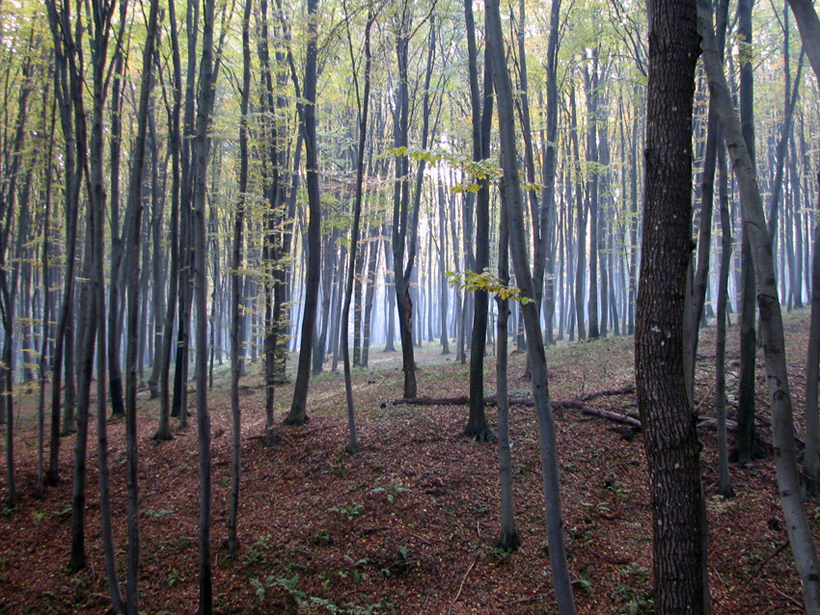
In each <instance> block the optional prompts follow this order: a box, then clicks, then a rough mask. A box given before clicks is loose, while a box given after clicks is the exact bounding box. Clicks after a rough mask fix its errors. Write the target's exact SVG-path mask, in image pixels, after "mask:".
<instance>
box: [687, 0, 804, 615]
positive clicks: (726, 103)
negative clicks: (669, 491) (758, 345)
mask: <svg viewBox="0 0 820 615" xmlns="http://www.w3.org/2000/svg"><path fill="white" fill-rule="evenodd" d="M698 25H699V28H698V29H699V32H700V34H701V36H702V38H703V42H702V46H703V59H704V66H705V67H706V72H707V75H708V76H709V87H710V92H711V94H712V95H713V96H715V97H716V98H718V100H719V112H720V119H721V123H722V124H723V131H724V138H725V141H726V147H727V149H728V151H729V154H730V156H731V159H732V166H733V168H734V171H735V176H736V177H737V183H738V187H739V189H740V191H741V192H740V194H741V201H742V203H743V221H744V227H745V229H747V230H748V233H747V234H748V235H749V239H750V244H751V246H752V248H753V250H752V257H753V263H754V268H755V277H756V279H757V281H758V296H757V302H758V306H759V309H760V322H761V333H762V337H763V339H764V345H763V349H764V354H765V358H766V380H767V382H768V385H769V404H770V407H771V414H772V439H773V446H774V457H775V466H776V469H777V485H778V490H779V491H780V502H781V507H782V509H783V517H784V519H785V525H786V528H787V533H788V536H789V544H790V545H791V550H792V555H793V556H794V560H795V563H796V566H797V570H798V573H799V574H800V579H801V581H802V584H803V595H804V606H805V610H806V613H807V614H810V615H814V614H817V613H820V575H819V574H818V571H819V570H820V565H818V558H817V550H816V547H815V544H814V539H813V538H812V533H811V528H810V527H809V524H808V520H807V518H806V509H805V504H804V502H803V497H802V495H801V492H800V480H799V472H798V469H797V447H796V444H795V439H794V421H793V416H792V406H791V395H790V392H789V380H788V370H787V366H786V356H785V341H784V335H783V323H782V317H781V313H780V303H779V301H778V298H777V289H776V286H775V276H774V263H773V258H772V252H771V240H770V239H769V237H768V232H767V229H766V221H765V215H764V213H763V203H762V200H761V198H760V190H759V188H758V186H757V180H756V178H755V172H754V166H753V164H752V160H753V158H752V157H751V155H750V153H749V151H748V150H747V148H746V143H745V138H744V137H745V136H744V135H743V134H742V130H741V126H740V123H739V122H738V118H737V115H736V114H735V111H734V107H733V105H732V101H731V98H730V96H729V89H728V87H727V85H726V78H725V76H724V75H723V72H722V69H721V67H720V61H719V56H718V55H717V53H716V50H715V42H714V33H713V31H712V19H711V7H710V6H709V4H708V2H704V0H699V1H698ZM810 57H811V56H810Z"/></svg>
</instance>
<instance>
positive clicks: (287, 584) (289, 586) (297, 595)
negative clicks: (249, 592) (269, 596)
mask: <svg viewBox="0 0 820 615" xmlns="http://www.w3.org/2000/svg"><path fill="white" fill-rule="evenodd" d="M272 578H273V577H272V576H270V577H268V579H267V580H268V581H270V580H271V579H272ZM269 587H281V588H282V589H284V590H285V591H287V592H288V593H289V594H290V597H291V598H293V601H294V602H295V603H296V606H297V607H301V606H302V605H303V604H304V603H305V602H307V599H308V595H307V594H306V593H305V592H304V590H303V589H302V588H300V587H299V575H298V574H295V575H293V577H292V578H291V577H279V578H278V579H276V580H275V581H274V582H273V583H272V584H270V585H269ZM256 595H257V596H258V595H259V590H257V592H256Z"/></svg>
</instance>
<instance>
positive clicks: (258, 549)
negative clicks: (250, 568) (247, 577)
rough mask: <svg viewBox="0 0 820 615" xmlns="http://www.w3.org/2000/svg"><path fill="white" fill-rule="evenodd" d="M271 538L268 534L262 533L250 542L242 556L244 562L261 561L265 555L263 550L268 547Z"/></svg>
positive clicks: (265, 550)
mask: <svg viewBox="0 0 820 615" xmlns="http://www.w3.org/2000/svg"><path fill="white" fill-rule="evenodd" d="M271 538H272V537H271V535H270V534H263V535H262V536H260V537H259V538H257V539H256V541H255V542H253V543H251V544H250V546H249V547H248V552H247V553H246V554H245V557H244V560H245V564H256V563H258V562H260V561H262V559H264V557H265V552H267V551H268V550H269V549H270V541H271Z"/></svg>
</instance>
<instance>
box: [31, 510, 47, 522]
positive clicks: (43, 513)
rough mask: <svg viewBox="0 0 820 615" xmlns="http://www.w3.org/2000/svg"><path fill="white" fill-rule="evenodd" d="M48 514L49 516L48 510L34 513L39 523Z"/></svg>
mask: <svg viewBox="0 0 820 615" xmlns="http://www.w3.org/2000/svg"><path fill="white" fill-rule="evenodd" d="M47 516H48V513H47V512H36V513H34V515H33V517H34V520H35V521H37V522H38V523H39V522H40V521H43V520H44V519H45V518H46V517H47Z"/></svg>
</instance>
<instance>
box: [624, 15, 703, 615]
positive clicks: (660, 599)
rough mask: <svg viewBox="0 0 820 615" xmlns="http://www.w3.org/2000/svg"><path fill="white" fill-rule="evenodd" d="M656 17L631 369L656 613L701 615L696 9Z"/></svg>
mask: <svg viewBox="0 0 820 615" xmlns="http://www.w3.org/2000/svg"><path fill="white" fill-rule="evenodd" d="M653 15H654V18H653V20H652V24H653V25H652V27H651V29H650V35H649V75H648V86H647V96H648V98H647V124H646V202H645V210H644V223H643V224H644V232H643V243H642V262H641V274H640V283H639V287H638V303H637V313H636V324H635V372H636V384H637V393H638V410H639V412H640V417H641V424H642V425H643V429H644V447H645V450H646V456H647V462H648V467H649V480H650V483H651V487H650V493H651V496H652V529H653V556H654V563H653V573H654V583H655V586H654V599H655V612H656V613H658V614H659V615H667V614H670V615H671V614H672V613H675V614H677V613H708V612H709V588H708V577H707V573H708V571H707V540H708V534H707V527H706V505H705V501H704V497H703V490H702V487H701V480H700V449H701V445H700V442H699V441H698V437H697V430H696V418H697V417H696V414H695V413H694V411H693V409H692V407H691V405H690V403H689V399H688V395H687V391H686V386H685V383H684V362H683V352H684V348H683V344H684V340H683V324H684V318H685V314H684V305H685V289H686V277H687V270H688V266H689V258H690V253H691V250H692V243H691V234H690V233H691V227H692V204H691V189H692V108H693V96H694V89H695V65H696V61H697V58H698V55H699V50H698V36H697V13H696V6H695V2H694V0H657V1H655V2H654V3H653Z"/></svg>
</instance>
